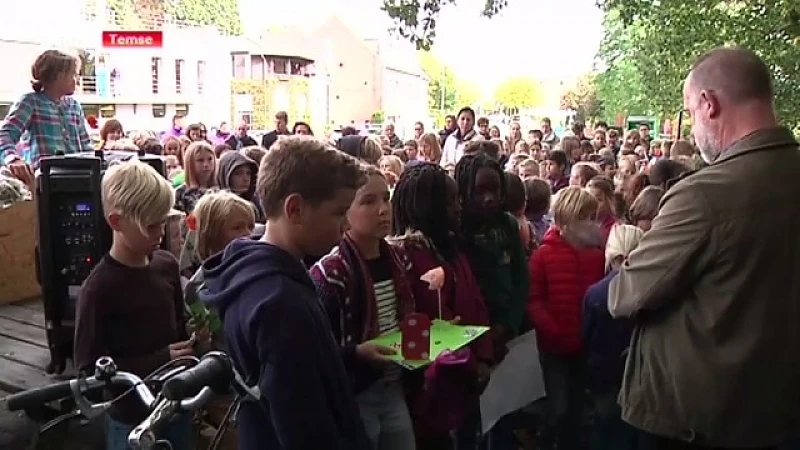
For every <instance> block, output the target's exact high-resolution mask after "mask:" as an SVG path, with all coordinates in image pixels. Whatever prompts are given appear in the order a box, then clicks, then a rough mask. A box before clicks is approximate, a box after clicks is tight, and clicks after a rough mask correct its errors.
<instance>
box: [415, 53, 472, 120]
mask: <svg viewBox="0 0 800 450" xmlns="http://www.w3.org/2000/svg"><path fill="white" fill-rule="evenodd" d="M419 64H420V67H421V68H422V71H423V72H425V75H427V76H428V78H429V79H430V82H429V83H428V109H429V110H431V111H435V110H438V111H453V110H455V109H458V108H460V107H461V106H463V105H461V106H457V105H459V103H458V91H457V80H456V76H455V74H454V73H453V70H452V69H451V68H449V67H447V66H446V65H445V64H444V63H443V62H442V61H441V60H440V59H439V58H437V57H436V56H435V55H434V54H433V53H430V52H420V54H419Z"/></svg>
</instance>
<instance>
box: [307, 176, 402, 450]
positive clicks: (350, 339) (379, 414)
mask: <svg viewBox="0 0 800 450" xmlns="http://www.w3.org/2000/svg"><path fill="white" fill-rule="evenodd" d="M365 170H366V172H367V175H368V181H367V184H365V185H364V186H363V187H362V188H361V189H359V190H358V192H357V193H356V197H355V199H354V200H353V203H352V205H351V206H350V209H349V211H348V212H347V221H348V223H349V225H350V229H349V230H348V231H347V233H345V236H344V238H343V239H342V241H341V242H340V243H339V245H338V246H337V247H335V248H334V249H333V251H331V253H329V254H328V255H326V256H324V257H322V259H320V260H319V261H318V262H317V263H316V264H315V265H314V267H312V268H311V271H310V275H311V279H312V280H313V282H314V285H315V286H316V288H317V292H318V294H319V296H320V299H321V300H322V304H323V306H324V308H325V311H326V312H327V314H328V318H329V319H330V324H331V328H332V331H333V334H334V337H335V338H336V340H337V341H338V342H339V345H341V346H342V347H343V348H344V349H345V351H344V354H345V355H349V357H347V356H346V357H345V364H346V368H347V370H348V372H349V375H350V378H351V380H352V383H353V387H354V391H355V394H356V403H357V404H358V407H359V412H360V413H361V418H362V420H363V422H364V425H365V427H366V430H367V435H368V436H369V438H370V440H371V441H372V446H373V447H372V448H373V449H374V450H409V449H414V448H415V439H414V429H413V427H412V424H411V417H410V415H409V412H408V407H407V406H406V401H405V394H404V392H403V387H402V385H401V382H400V381H401V380H400V378H401V375H402V368H401V367H400V366H399V365H396V364H394V363H392V361H391V359H389V355H391V354H394V353H396V352H398V351H399V350H400V349H394V348H389V347H385V346H381V345H378V344H374V343H371V342H368V341H369V340H371V339H374V338H376V337H378V336H380V335H383V334H386V333H391V332H394V331H397V330H399V328H400V322H401V321H402V319H403V318H404V317H405V316H406V315H408V314H410V313H412V312H414V297H413V295H412V293H411V289H410V287H409V284H408V280H407V279H406V271H408V270H409V268H410V266H409V263H408V260H407V259H406V258H405V257H404V256H403V255H402V254H401V253H400V252H399V251H398V250H397V249H395V248H393V247H391V246H390V245H389V244H388V243H387V242H386V239H385V238H386V236H387V235H388V234H389V232H390V231H391V220H392V209H391V205H390V203H389V197H390V195H389V186H388V184H387V182H386V178H385V177H384V175H383V174H382V173H381V172H380V171H379V170H378V169H377V168H376V167H375V166H366V167H365ZM348 349H349V351H348Z"/></svg>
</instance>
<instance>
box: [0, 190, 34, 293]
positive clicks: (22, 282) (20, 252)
mask: <svg viewBox="0 0 800 450" xmlns="http://www.w3.org/2000/svg"><path fill="white" fill-rule="evenodd" d="M36 219H37V211H36V202H35V201H32V200H27V201H22V202H17V203H14V204H13V205H12V206H11V207H9V208H5V209H0V305H6V304H9V303H14V302H18V301H22V300H28V299H31V298H36V297H39V296H41V295H42V290H41V288H40V287H39V282H38V281H37V280H36V254H35V252H36V229H37V226H36Z"/></svg>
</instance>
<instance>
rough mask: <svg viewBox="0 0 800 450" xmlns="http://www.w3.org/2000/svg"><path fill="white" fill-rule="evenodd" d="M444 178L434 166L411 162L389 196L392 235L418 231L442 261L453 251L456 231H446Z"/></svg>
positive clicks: (448, 221) (439, 168)
mask: <svg viewBox="0 0 800 450" xmlns="http://www.w3.org/2000/svg"><path fill="white" fill-rule="evenodd" d="M448 177H449V175H448V174H447V172H446V171H445V170H444V169H443V168H442V167H441V166H440V165H438V164H434V163H428V162H420V163H415V164H412V165H410V166H407V167H406V168H405V170H404V171H403V174H402V175H400V179H399V180H398V181H397V184H396V185H395V187H394V193H393V194H392V213H393V214H392V221H393V223H392V229H393V232H394V234H398V235H402V234H404V233H406V232H407V231H419V232H420V233H422V234H423V235H425V237H427V238H428V239H430V240H431V242H432V244H433V245H434V246H435V247H436V250H437V251H438V252H439V253H440V254H441V256H442V257H444V258H446V259H449V258H450V257H451V256H453V255H454V254H455V250H456V245H455V242H456V240H455V238H454V234H455V231H456V230H452V229H450V220H449V218H448V217H447V208H448V204H447V178H448Z"/></svg>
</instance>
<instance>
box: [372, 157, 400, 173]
mask: <svg viewBox="0 0 800 450" xmlns="http://www.w3.org/2000/svg"><path fill="white" fill-rule="evenodd" d="M378 164H379V165H381V164H386V165H387V166H389V167H388V168H389V169H391V171H392V173H394V174H395V175H397V176H398V177H400V175H402V174H403V160H401V159H400V157H399V156H395V155H385V156H382V157H381V159H380V160H379V161H378Z"/></svg>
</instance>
